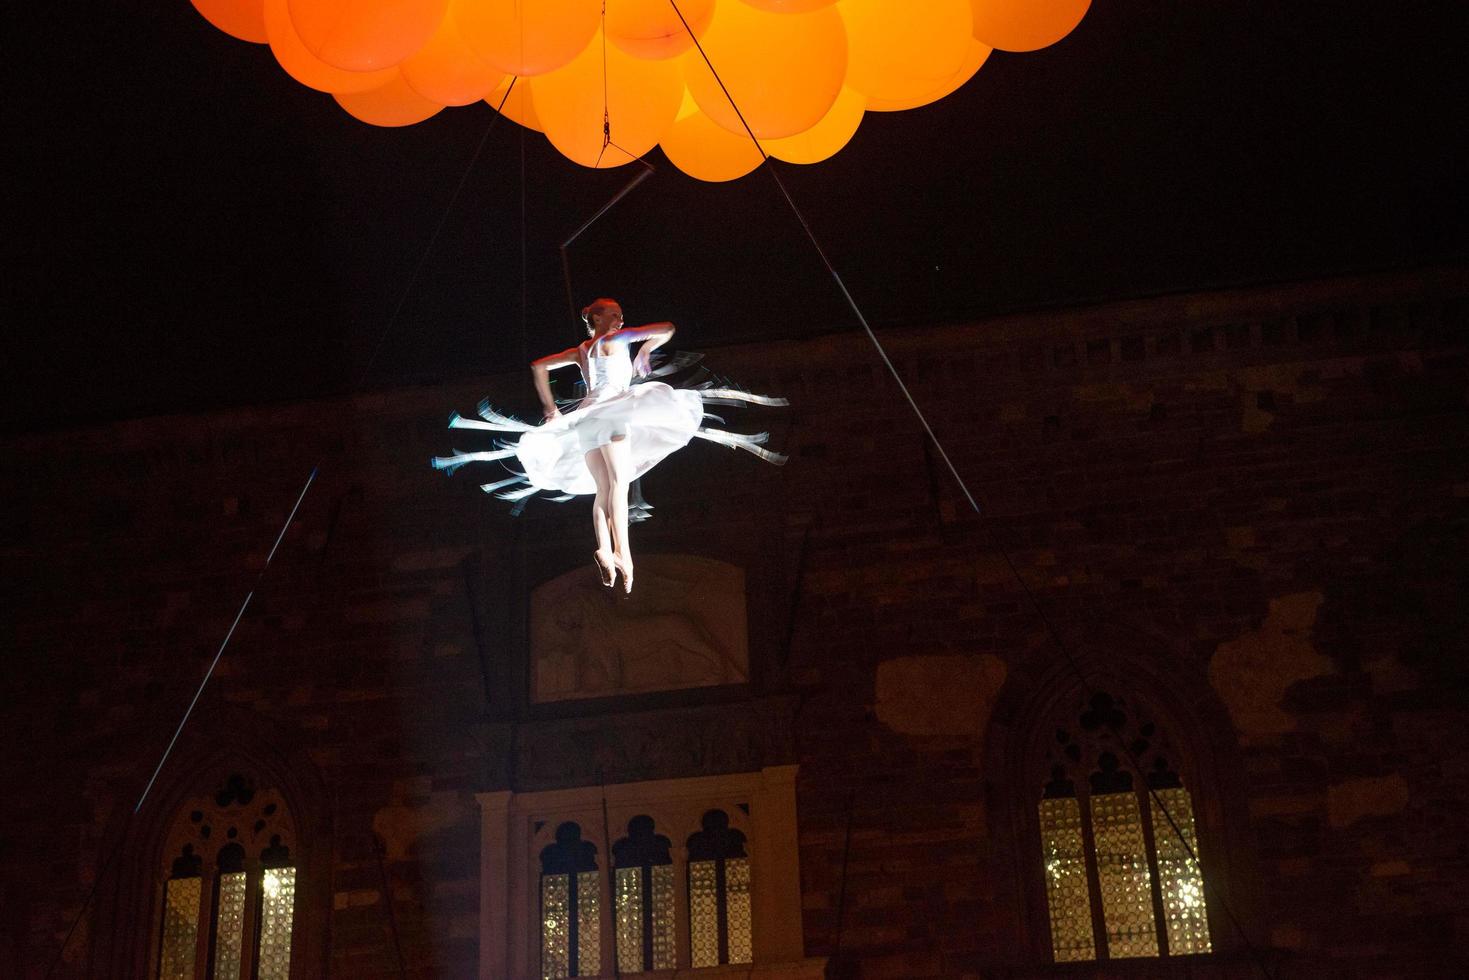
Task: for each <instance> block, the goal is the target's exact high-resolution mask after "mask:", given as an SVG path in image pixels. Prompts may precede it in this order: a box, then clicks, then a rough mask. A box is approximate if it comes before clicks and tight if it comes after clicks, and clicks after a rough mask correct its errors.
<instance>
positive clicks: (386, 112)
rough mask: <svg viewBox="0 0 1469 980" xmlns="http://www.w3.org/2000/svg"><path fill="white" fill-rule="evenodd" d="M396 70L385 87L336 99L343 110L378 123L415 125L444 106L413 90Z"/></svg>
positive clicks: (376, 124)
mask: <svg viewBox="0 0 1469 980" xmlns="http://www.w3.org/2000/svg"><path fill="white" fill-rule="evenodd" d="M392 71H393V79H392V81H390V82H388V84H386V85H384V86H383V87H381V88H375V89H370V90H369V91H366V92H348V93H340V94H337V95H334V96H333V98H335V99H336V100H337V103H338V104H339V105H341V107H342V108H343V109H346V110H347V111H348V112H350V113H351V114H352V115H354V116H356V117H357V118H358V119H361V120H362V121H363V122H366V123H372V124H373V125H374V126H411V125H413V124H414V123H416V122H423V121H424V120H425V119H427V118H428V117H429V116H432V115H434V114H435V113H437V112H439V111H440V110H442V109H443V108H444V107H443V105H442V104H441V103H438V102H433V101H431V100H429V99H425V98H424V97H423V96H421V95H419V94H418V93H417V92H415V91H413V88H412V86H410V85H409V84H408V83H407V82H406V81H404V80H403V76H402V75H401V74H400V73H399V72H398V71H397V70H392Z"/></svg>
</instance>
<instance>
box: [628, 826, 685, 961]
mask: <svg viewBox="0 0 1469 980" xmlns="http://www.w3.org/2000/svg"><path fill="white" fill-rule="evenodd" d="M671 850H672V842H671V841H670V840H669V839H668V838H667V837H665V836H664V835H663V834H659V833H656V832H655V827H654V823H653V818H652V817H650V816H647V815H646V814H640V815H638V816H636V817H633V818H632V819H631V820H629V821H628V823H627V836H626V837H624V838H622V840H620V841H618V842H617V843H616V844H613V845H612V861H613V867H615V868H616V873H615V878H614V882H615V884H614V887H615V888H616V898H617V967H618V969H619V970H626V971H629V972H635V973H636V972H642V971H645V970H672V969H674V968H675V967H676V966H677V965H678V963H677V950H676V943H677V940H676V938H675V935H674V932H675V929H674V894H673V893H674V883H673V882H674V878H673V855H672V853H671Z"/></svg>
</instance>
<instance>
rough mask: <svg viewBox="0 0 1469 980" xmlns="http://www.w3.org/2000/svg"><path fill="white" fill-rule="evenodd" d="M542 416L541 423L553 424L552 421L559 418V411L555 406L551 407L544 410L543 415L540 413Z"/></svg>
mask: <svg viewBox="0 0 1469 980" xmlns="http://www.w3.org/2000/svg"><path fill="white" fill-rule="evenodd" d="M542 414H543V419H542V421H543V422H554V421H556V420H557V419H559V418H560V417H561V409H559V408H557V407H556V406H555V405H552V406H551V407H550V408H548V409H546V410H545V411H544V413H542Z"/></svg>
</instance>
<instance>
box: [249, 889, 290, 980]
mask: <svg viewBox="0 0 1469 980" xmlns="http://www.w3.org/2000/svg"><path fill="white" fill-rule="evenodd" d="M295 906H296V869H295V868H266V869H265V873H264V874H263V875H261V877H260V955H259V957H258V959H257V961H256V964H255V976H256V977H258V978H259V980H288V978H289V977H290V975H291V919H292V917H293V915H294V912H295Z"/></svg>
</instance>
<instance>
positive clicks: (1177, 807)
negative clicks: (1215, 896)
mask: <svg viewBox="0 0 1469 980" xmlns="http://www.w3.org/2000/svg"><path fill="white" fill-rule="evenodd" d="M1157 793H1158V799H1154V800H1153V801H1152V808H1153V842H1154V843H1155V844H1156V845H1157V847H1158V878H1159V882H1160V884H1162V886H1163V914H1164V915H1165V916H1166V917H1167V921H1168V952H1169V953H1170V954H1172V955H1174V956H1187V955H1188V954H1190V953H1207V952H1209V951H1210V949H1211V948H1212V947H1211V945H1210V943H1209V911H1208V908H1207V907H1206V906H1205V904H1204V876H1203V874H1202V873H1201V872H1200V871H1199V864H1198V861H1196V860H1194V858H1191V857H1189V851H1190V850H1191V851H1193V853H1194V854H1195V855H1197V854H1198V853H1199V844H1198V839H1197V838H1196V837H1195V836H1194V807H1193V801H1192V800H1191V799H1190V798H1189V795H1188V790H1186V789H1184V788H1183V787H1181V786H1179V787H1175V788H1173V789H1160V790H1158V791H1157ZM1159 800H1162V802H1163V806H1165V807H1167V808H1168V814H1169V815H1170V816H1172V817H1173V822H1174V823H1176V824H1178V830H1179V831H1181V832H1182V833H1183V839H1184V840H1186V841H1188V848H1187V849H1185V848H1184V846H1183V843H1182V842H1180V841H1179V839H1178V834H1177V833H1176V832H1175V831H1174V829H1173V826H1172V824H1170V823H1169V822H1168V817H1167V816H1164V814H1163V811H1162V810H1161V809H1160V808H1159V807H1158V801H1159Z"/></svg>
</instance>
